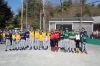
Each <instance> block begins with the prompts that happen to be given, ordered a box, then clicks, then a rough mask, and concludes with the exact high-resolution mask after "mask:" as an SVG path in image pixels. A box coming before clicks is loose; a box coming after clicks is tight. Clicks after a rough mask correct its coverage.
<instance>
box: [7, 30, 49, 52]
mask: <svg viewBox="0 0 100 66" xmlns="http://www.w3.org/2000/svg"><path fill="white" fill-rule="evenodd" d="M49 34H50V33H47V32H39V31H26V32H20V33H19V32H16V33H12V34H11V33H10V32H6V34H5V38H6V49H5V51H7V50H9V49H10V50H25V49H29V50H31V49H35V50H37V49H38V50H40V49H44V50H45V49H48V47H49V46H50V40H49ZM11 44H12V45H11Z"/></svg>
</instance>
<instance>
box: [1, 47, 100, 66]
mask: <svg viewBox="0 0 100 66" xmlns="http://www.w3.org/2000/svg"><path fill="white" fill-rule="evenodd" d="M87 51H88V54H81V53H79V54H76V53H74V54H73V53H64V52H51V51H50V50H40V51H39V50H25V51H8V52H5V51H4V45H0V66H99V65H100V46H95V45H88V49H87Z"/></svg>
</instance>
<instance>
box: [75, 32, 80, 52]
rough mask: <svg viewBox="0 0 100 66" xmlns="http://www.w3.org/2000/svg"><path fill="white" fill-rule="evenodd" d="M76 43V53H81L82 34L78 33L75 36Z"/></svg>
mask: <svg viewBox="0 0 100 66" xmlns="http://www.w3.org/2000/svg"><path fill="white" fill-rule="evenodd" d="M75 42H76V53H79V51H80V34H79V33H77V34H76V36H75Z"/></svg>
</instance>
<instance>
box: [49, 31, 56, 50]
mask: <svg viewBox="0 0 100 66" xmlns="http://www.w3.org/2000/svg"><path fill="white" fill-rule="evenodd" d="M54 39H55V37H54V32H52V33H51V35H50V45H51V51H54V47H55V41H54Z"/></svg>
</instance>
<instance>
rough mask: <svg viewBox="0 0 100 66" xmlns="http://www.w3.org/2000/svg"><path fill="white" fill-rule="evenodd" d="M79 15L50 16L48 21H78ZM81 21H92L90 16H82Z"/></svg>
mask: <svg viewBox="0 0 100 66" xmlns="http://www.w3.org/2000/svg"><path fill="white" fill-rule="evenodd" d="M80 20H81V17H71V18H51V19H50V21H80ZM82 21H94V20H93V18H92V17H82Z"/></svg>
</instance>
